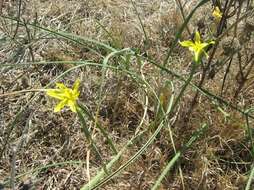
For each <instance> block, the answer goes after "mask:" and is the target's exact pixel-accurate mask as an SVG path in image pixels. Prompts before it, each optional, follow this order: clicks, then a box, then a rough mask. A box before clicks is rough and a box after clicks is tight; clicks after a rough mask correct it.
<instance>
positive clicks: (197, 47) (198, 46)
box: [179, 32, 215, 63]
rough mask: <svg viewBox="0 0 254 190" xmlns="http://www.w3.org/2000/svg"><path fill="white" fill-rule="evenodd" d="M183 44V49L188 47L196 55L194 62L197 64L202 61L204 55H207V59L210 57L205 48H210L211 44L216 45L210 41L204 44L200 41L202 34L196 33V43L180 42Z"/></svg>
mask: <svg viewBox="0 0 254 190" xmlns="http://www.w3.org/2000/svg"><path fill="white" fill-rule="evenodd" d="M179 43H180V44H181V46H183V47H188V48H189V50H190V51H192V52H193V53H194V61H195V62H196V63H199V62H200V59H201V57H202V55H203V54H205V55H206V57H208V55H207V53H206V51H205V48H206V47H207V46H209V45H210V44H214V43H215V42H214V41H210V42H204V43H202V42H201V40H200V34H199V32H196V33H195V38H194V42H193V41H191V40H187V41H183V42H179Z"/></svg>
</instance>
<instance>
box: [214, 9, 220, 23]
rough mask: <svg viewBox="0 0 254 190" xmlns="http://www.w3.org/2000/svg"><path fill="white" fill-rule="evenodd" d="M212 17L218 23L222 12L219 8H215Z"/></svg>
mask: <svg viewBox="0 0 254 190" xmlns="http://www.w3.org/2000/svg"><path fill="white" fill-rule="evenodd" d="M213 17H214V18H215V20H216V21H218V22H219V21H220V19H221V18H222V12H221V11H220V8H219V7H215V9H214V11H213Z"/></svg>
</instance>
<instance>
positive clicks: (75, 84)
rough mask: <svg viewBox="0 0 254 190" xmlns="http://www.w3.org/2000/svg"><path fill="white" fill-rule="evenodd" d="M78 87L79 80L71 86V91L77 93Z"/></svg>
mask: <svg viewBox="0 0 254 190" xmlns="http://www.w3.org/2000/svg"><path fill="white" fill-rule="evenodd" d="M79 85H80V80H79V79H77V80H76V81H75V83H74V85H73V91H75V92H78V89H79Z"/></svg>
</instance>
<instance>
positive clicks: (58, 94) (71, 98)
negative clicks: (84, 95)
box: [46, 80, 80, 112]
mask: <svg viewBox="0 0 254 190" xmlns="http://www.w3.org/2000/svg"><path fill="white" fill-rule="evenodd" d="M79 85H80V81H79V80H76V81H75V83H74V85H73V89H71V88H67V87H66V86H65V85H64V84H63V83H56V86H57V87H58V89H47V90H46V92H47V95H48V96H51V97H53V98H56V99H58V100H60V102H59V103H58V104H57V105H56V107H55V108H54V112H59V111H60V110H61V109H63V108H64V106H68V107H70V109H71V111H73V112H77V99H78V97H79V94H80V92H79V91H78V88H79Z"/></svg>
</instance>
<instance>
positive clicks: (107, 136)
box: [79, 103, 118, 154]
mask: <svg viewBox="0 0 254 190" xmlns="http://www.w3.org/2000/svg"><path fill="white" fill-rule="evenodd" d="M79 107H80V109H82V111H83V113H85V114H86V115H87V116H88V117H89V119H91V120H92V121H93V122H95V118H94V116H93V115H92V114H91V113H90V112H89V111H88V109H87V108H86V107H85V105H83V104H82V103H79ZM96 127H97V128H98V129H99V130H100V131H101V133H102V134H103V136H104V137H105V138H106V139H107V142H108V143H109V145H110V147H111V149H112V150H113V152H114V154H117V152H118V151H117V149H116V147H115V145H114V143H113V141H112V139H111V138H110V137H109V135H108V133H107V131H106V130H105V129H104V128H103V127H102V126H101V125H100V123H99V122H98V121H97V122H96Z"/></svg>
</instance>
